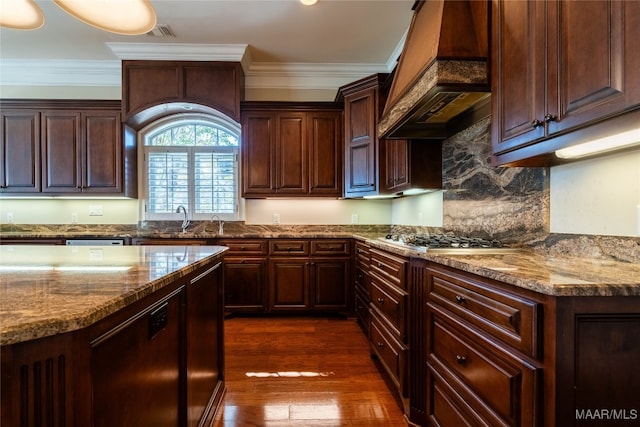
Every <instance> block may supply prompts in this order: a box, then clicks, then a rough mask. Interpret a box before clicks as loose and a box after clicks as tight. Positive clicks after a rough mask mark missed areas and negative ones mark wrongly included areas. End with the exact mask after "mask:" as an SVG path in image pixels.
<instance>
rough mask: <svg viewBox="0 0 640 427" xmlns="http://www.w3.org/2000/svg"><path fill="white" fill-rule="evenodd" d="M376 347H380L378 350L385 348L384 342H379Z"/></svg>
mask: <svg viewBox="0 0 640 427" xmlns="http://www.w3.org/2000/svg"><path fill="white" fill-rule="evenodd" d="M376 345H377V346H378V348H382V347H384V343H383V342H382V341H378V343H377V344H376Z"/></svg>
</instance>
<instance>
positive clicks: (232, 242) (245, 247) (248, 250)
mask: <svg viewBox="0 0 640 427" xmlns="http://www.w3.org/2000/svg"><path fill="white" fill-rule="evenodd" d="M218 244H219V245H221V246H226V247H228V248H229V251H228V252H227V256H234V255H266V254H267V249H268V247H267V241H266V240H246V239H229V240H219V241H218Z"/></svg>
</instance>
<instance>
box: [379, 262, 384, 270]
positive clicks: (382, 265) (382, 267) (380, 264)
mask: <svg viewBox="0 0 640 427" xmlns="http://www.w3.org/2000/svg"><path fill="white" fill-rule="evenodd" d="M378 268H379V269H381V270H384V264H382V263H381V262H379V263H378Z"/></svg>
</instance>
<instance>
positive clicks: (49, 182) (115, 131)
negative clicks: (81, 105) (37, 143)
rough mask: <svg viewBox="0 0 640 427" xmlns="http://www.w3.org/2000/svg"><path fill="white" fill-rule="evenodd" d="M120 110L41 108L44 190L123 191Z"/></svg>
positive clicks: (57, 191)
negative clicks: (52, 109)
mask: <svg viewBox="0 0 640 427" xmlns="http://www.w3.org/2000/svg"><path fill="white" fill-rule="evenodd" d="M121 129H122V127H121V123H120V112H119V111H96V112H76V111H43V112H42V135H41V141H42V166H43V169H42V176H43V184H42V191H43V192H45V193H111V194H117V193H121V192H122V151H123V147H122V135H121V133H122V130H121Z"/></svg>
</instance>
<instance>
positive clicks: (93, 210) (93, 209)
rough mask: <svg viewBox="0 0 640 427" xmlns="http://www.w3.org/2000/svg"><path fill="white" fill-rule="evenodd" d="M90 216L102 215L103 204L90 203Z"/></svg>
mask: <svg viewBox="0 0 640 427" xmlns="http://www.w3.org/2000/svg"><path fill="white" fill-rule="evenodd" d="M89 216H102V205H89Z"/></svg>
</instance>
